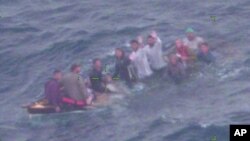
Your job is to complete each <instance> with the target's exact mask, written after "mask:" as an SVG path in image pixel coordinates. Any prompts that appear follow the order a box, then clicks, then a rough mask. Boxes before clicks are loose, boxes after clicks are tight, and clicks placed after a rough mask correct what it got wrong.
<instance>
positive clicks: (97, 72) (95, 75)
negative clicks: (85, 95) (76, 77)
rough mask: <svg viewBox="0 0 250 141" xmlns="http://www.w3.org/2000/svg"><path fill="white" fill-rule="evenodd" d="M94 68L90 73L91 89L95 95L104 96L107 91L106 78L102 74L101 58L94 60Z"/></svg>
mask: <svg viewBox="0 0 250 141" xmlns="http://www.w3.org/2000/svg"><path fill="white" fill-rule="evenodd" d="M92 63H93V68H92V70H91V71H90V73H89V80H90V83H91V84H90V85H91V89H92V90H93V91H94V93H95V95H98V94H102V93H104V92H105V91H106V88H105V78H104V75H103V72H102V70H103V69H102V62H101V60H100V59H99V58H96V59H94V60H93V62H92Z"/></svg>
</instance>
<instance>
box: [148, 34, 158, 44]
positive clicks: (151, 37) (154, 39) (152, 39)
mask: <svg viewBox="0 0 250 141" xmlns="http://www.w3.org/2000/svg"><path fill="white" fill-rule="evenodd" d="M155 42H156V38H155V37H154V36H152V35H149V36H148V38H147V43H148V45H149V46H151V47H152V46H154V44H155Z"/></svg>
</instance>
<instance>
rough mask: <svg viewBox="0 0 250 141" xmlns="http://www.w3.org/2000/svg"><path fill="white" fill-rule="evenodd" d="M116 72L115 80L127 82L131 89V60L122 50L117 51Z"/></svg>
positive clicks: (117, 49)
mask: <svg viewBox="0 0 250 141" xmlns="http://www.w3.org/2000/svg"><path fill="white" fill-rule="evenodd" d="M115 57H116V61H115V72H114V74H113V79H114V80H116V79H120V80H123V81H125V82H126V84H127V85H128V86H129V87H131V80H132V79H131V78H130V74H129V70H128V67H129V65H130V60H129V58H128V57H126V56H125V52H124V51H123V50H122V49H121V48H116V49H115Z"/></svg>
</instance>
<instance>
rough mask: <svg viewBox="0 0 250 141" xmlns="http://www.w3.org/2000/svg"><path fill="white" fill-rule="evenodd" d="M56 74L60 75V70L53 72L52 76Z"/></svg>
mask: <svg viewBox="0 0 250 141" xmlns="http://www.w3.org/2000/svg"><path fill="white" fill-rule="evenodd" d="M57 73H61V71H60V70H57V69H56V70H54V72H53V74H57Z"/></svg>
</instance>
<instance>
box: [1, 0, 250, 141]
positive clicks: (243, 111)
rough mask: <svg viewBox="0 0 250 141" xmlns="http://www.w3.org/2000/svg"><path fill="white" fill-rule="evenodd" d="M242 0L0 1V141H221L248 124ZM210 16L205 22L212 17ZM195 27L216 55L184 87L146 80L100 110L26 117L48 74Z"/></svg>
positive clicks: (249, 59) (249, 67)
mask: <svg viewBox="0 0 250 141" xmlns="http://www.w3.org/2000/svg"><path fill="white" fill-rule="evenodd" d="M249 15H250V1H249V0H237V1H236V0H234V1H233V0H209V1H198V0H189V1H187V0H143V1H142V0H140V1H139V0H105V1H104V0H74V1H73V0H71V1H70V0H0V79H1V81H0V96H1V100H0V140H2V141H83V140H84V141H209V140H210V139H211V138H213V137H216V139H217V140H218V141H229V124H236V123H240V124H247V123H250V102H249V101H250V93H249V92H250V85H249V84H250V83H249V82H250V77H249V76H250V49H249V36H250V30H249V29H250V24H249V22H250V20H249ZM212 17H213V18H212ZM187 27H193V28H194V29H195V30H196V33H197V34H198V35H199V36H202V37H203V38H205V39H206V40H207V41H208V42H209V43H210V46H211V47H212V48H214V51H215V53H216V57H217V62H216V63H215V64H213V65H209V66H206V65H202V67H200V68H198V69H197V71H195V73H193V74H192V76H191V77H189V78H188V79H187V80H185V81H184V82H183V83H181V84H179V85H176V84H174V83H172V82H171V81H165V80H162V79H158V78H157V79H156V78H152V80H150V82H148V83H145V84H144V85H145V87H146V88H147V89H145V90H142V91H141V92H132V94H130V95H129V96H127V97H126V98H125V99H123V100H122V102H121V103H118V104H114V105H112V106H110V107H107V108H100V109H95V110H92V111H86V112H82V113H70V114H52V115H43V116H35V117H32V118H31V117H29V115H28V114H27V112H26V111H25V110H24V109H22V108H20V106H21V105H23V104H26V103H30V102H33V101H35V100H36V99H38V98H39V97H41V96H42V95H43V84H44V82H45V81H46V80H47V79H48V77H49V76H50V74H51V71H52V70H54V69H55V68H59V69H61V70H63V71H64V72H67V71H68V69H69V67H70V65H71V64H72V63H81V64H83V74H84V73H85V72H86V71H87V70H88V69H89V68H90V66H91V64H90V61H91V59H93V58H96V57H99V58H102V59H103V60H104V62H105V63H109V62H112V61H111V60H112V58H113V56H112V50H113V49H114V48H115V47H123V48H127V47H126V44H127V43H128V42H129V40H130V39H132V38H135V37H136V36H137V35H139V34H141V35H144V36H145V35H147V34H148V33H149V32H150V31H151V30H156V31H157V32H158V34H159V36H160V37H161V39H162V41H163V44H164V48H167V47H169V45H171V44H172V43H173V41H174V40H175V39H176V38H183V37H184V36H185V32H184V31H185V28H187Z"/></svg>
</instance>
